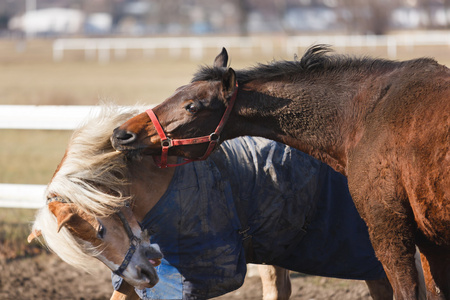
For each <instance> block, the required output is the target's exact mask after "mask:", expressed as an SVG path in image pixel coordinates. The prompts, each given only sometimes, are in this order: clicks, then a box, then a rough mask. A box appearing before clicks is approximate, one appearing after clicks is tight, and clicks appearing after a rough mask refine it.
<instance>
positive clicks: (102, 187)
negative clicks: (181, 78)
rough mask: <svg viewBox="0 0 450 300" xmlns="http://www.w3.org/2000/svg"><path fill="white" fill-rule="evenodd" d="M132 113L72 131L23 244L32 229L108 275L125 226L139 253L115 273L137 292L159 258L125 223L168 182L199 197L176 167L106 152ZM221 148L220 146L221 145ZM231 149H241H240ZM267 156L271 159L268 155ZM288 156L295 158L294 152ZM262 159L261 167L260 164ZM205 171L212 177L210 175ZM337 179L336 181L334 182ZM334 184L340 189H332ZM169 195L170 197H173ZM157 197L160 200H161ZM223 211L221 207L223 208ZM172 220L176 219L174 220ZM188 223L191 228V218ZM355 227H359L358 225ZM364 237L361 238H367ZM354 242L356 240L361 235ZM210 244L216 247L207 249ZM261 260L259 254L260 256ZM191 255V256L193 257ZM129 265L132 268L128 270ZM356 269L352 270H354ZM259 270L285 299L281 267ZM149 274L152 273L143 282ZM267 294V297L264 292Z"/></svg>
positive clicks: (379, 283) (151, 205)
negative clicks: (95, 263)
mask: <svg viewBox="0 0 450 300" xmlns="http://www.w3.org/2000/svg"><path fill="white" fill-rule="evenodd" d="M136 113H137V111H136V110H134V111H131V112H121V111H119V110H117V109H115V110H105V111H104V112H103V114H101V115H100V117H99V118H96V119H93V120H91V121H90V122H88V123H87V124H86V125H85V126H84V127H82V128H81V129H79V130H78V131H76V132H75V133H74V135H73V137H72V139H71V141H70V144H69V147H68V148H67V151H66V154H65V156H64V158H63V160H62V162H61V164H60V166H59V167H58V168H57V170H56V172H55V174H54V176H53V178H52V180H51V182H50V184H49V186H48V187H47V191H46V195H45V196H46V198H47V199H48V204H47V205H46V206H45V207H43V208H42V209H41V210H40V211H39V213H38V215H37V217H36V221H35V224H34V229H35V231H34V233H33V234H32V235H31V236H30V239H31V238H34V237H35V236H37V235H38V234H37V232H38V231H37V230H40V231H41V232H42V234H43V236H44V238H45V240H46V242H47V243H48V244H49V246H50V248H51V249H52V250H54V251H55V252H56V253H57V254H58V255H59V256H60V257H61V258H63V259H64V260H65V261H67V262H69V263H71V264H73V265H75V266H78V267H79V266H80V265H81V266H84V267H86V268H87V269H88V268H89V267H90V265H91V263H90V260H89V258H90V257H91V256H94V257H97V258H100V259H101V260H102V261H103V262H104V263H105V264H107V266H109V267H110V269H111V270H113V271H116V270H117V269H118V268H120V267H121V265H123V264H122V263H121V262H122V261H125V260H126V259H125V258H126V257H127V256H128V254H127V253H129V252H130V250H129V249H130V248H131V247H130V244H132V243H131V241H129V240H134V238H133V237H131V235H130V234H127V233H126V232H129V231H130V230H126V227H127V226H126V225H125V224H126V223H128V224H129V226H130V227H131V231H132V232H133V236H135V237H139V240H140V242H139V243H138V248H139V247H141V246H142V247H143V250H139V249H138V250H136V251H135V253H134V254H132V255H131V261H130V262H129V263H128V265H126V266H124V267H122V268H125V269H124V270H123V272H122V276H123V277H124V278H125V279H126V280H128V281H129V282H130V283H131V284H133V285H135V286H138V287H145V286H151V285H154V284H155V282H156V280H155V277H154V270H153V268H154V266H156V265H158V263H159V258H160V257H159V256H158V251H156V250H157V249H156V248H155V247H154V246H152V245H150V244H148V243H147V244H145V242H144V240H145V239H146V237H145V234H144V235H142V233H141V231H140V228H139V226H137V225H136V224H137V223H136V221H134V220H133V218H136V220H137V221H139V222H141V223H142V222H143V221H144V220H145V219H146V216H147V215H148V213H149V212H152V211H154V209H155V206H156V207H161V206H162V205H163V203H164V202H167V197H164V196H165V195H166V194H168V193H170V192H172V191H173V190H174V186H173V184H174V183H173V182H181V183H182V185H183V187H182V188H183V195H182V197H183V201H182V202H183V203H192V202H194V201H195V200H196V199H195V198H200V197H198V194H197V192H196V191H195V190H194V192H193V194H189V193H188V191H189V190H188V189H186V186H185V185H186V183H185V182H184V180H182V178H180V177H179V176H178V175H176V174H179V172H181V171H180V170H179V168H177V169H175V168H168V169H160V168H158V167H157V166H156V165H155V163H154V161H153V158H152V157H150V156H142V157H135V158H132V159H130V158H128V157H126V156H125V155H123V154H122V153H119V152H117V151H115V150H114V149H113V148H112V146H111V144H110V142H109V137H110V132H111V131H112V130H113V128H115V127H116V126H117V125H119V124H121V123H123V122H124V121H125V120H127V119H129V118H130V117H131V116H133V115H135V114H136ZM251 140H252V139H251ZM229 144H230V145H228V147H230V149H233V148H232V147H231V145H233V144H232V143H229ZM262 144H263V145H266V146H265V147H268V146H270V147H275V148H270V149H280V147H281V148H282V149H285V148H287V147H284V146H283V145H280V144H278V145H274V143H270V142H269V141H263V142H262ZM222 148H225V149H226V147H225V146H223V147H222ZM236 149H241V150H242V148H236ZM236 149H235V150H229V151H230V153H233V151H234V152H236ZM287 151H288V152H287V153H289V152H290V150H287ZM270 153H271V155H272V156H273V153H272V151H271V152H270ZM295 153H297V154H296V155H299V153H300V152H298V151H295ZM215 155H217V153H216V154H215ZM234 155H236V156H237V157H240V156H245V155H246V153H245V151H237V152H236V154H234ZM302 157H305V156H304V155H303V156H302ZM175 161H176V158H173V157H171V158H169V162H170V163H174V162H175ZM263 161H264V162H266V159H264V160H263ZM202 163H203V162H202ZM205 163H206V162H205ZM186 167H187V166H185V167H182V168H183V169H185V170H187V171H184V172H187V173H186V174H185V176H186V177H183V178H193V179H194V181H195V182H199V181H200V180H199V179H197V177H196V176H198V175H197V173H195V172H191V171H189V170H192V169H190V168H186ZM189 167H194V168H195V169H199V168H200V164H198V163H196V164H192V165H191V166H189ZM323 168H324V169H322V170H328V169H329V168H328V167H326V166H323ZM177 170H178V171H177ZM214 170H215V169H214ZM272 170H273V169H272ZM176 172H178V173H176ZM305 172H306V173H304V174H308V172H311V170H309V169H306V171H305ZM326 172H329V171H326ZM213 173H214V174H216V171H214V172H213ZM333 173H334V172H333ZM216 175H217V174H216ZM216 175H215V176H216ZM337 175H338V174H337ZM334 176H336V175H334ZM338 177H342V176H338ZM214 178H216V177H214ZM204 179H205V177H203V180H202V182H204ZM216 180H217V179H216ZM250 180H251V179H250ZM301 180H302V181H305V180H306V178H303V177H302V178H301ZM299 182H300V181H299ZM338 182H340V181H339V180H338ZM266 184H268V185H271V184H273V183H270V181H269V180H266ZM213 186H224V182H223V181H221V182H216V183H214V184H213ZM312 186H314V185H312ZM339 186H340V187H341V186H342V185H340V184H339ZM205 188H206V189H210V188H212V186H206V187H205ZM289 190H290V189H289V188H286V189H284V191H283V193H280V194H281V196H282V197H290V198H289V199H291V200H292V199H293V198H292V195H291V194H289ZM317 190H318V191H322V190H323V189H321V188H318V189H317ZM176 193H177V194H178V192H176ZM284 193H286V195H284ZM320 193H322V192H320ZM277 195H278V194H277ZM302 197H304V196H302ZM218 198H219V197H218V196H217V199H213V202H219V201H218V200H220V199H218ZM161 199H163V200H162V201H161ZM250 200H251V201H250V202H257V201H258V199H250ZM127 203H129V204H130V208H131V209H132V212H133V214H132V215H130V213H129V210H130V208H127V207H124V205H125V204H127ZM350 203H351V200H350ZM172 209H174V208H173V207H172V206H170V210H172ZM194 209H195V210H196V211H202V208H201V207H198V206H195V208H194ZM275 210H276V209H275ZM120 211H124V212H123V214H124V216H125V219H126V220H127V221H126V222H124V221H123V219H124V218H122V217H120V215H119V214H118V212H120ZM225 211H228V210H226V209H225ZM225 211H219V212H217V213H216V214H219V215H227V214H225V213H224V212H225ZM197 215H198V213H197ZM317 215H318V216H320V215H322V211H318V212H317ZM298 216H301V211H299V212H298V213H297V214H296V215H295V219H298ZM156 217H162V218H164V217H165V218H169V219H173V218H174V216H173V214H172V215H170V214H169V215H167V216H163V215H160V214H157V216H156ZM195 217H196V216H195ZM183 218H186V216H185V215H183ZM252 219H254V220H256V221H258V217H257V216H253V217H252ZM175 221H176V222H178V220H177V219H176V220H175ZM196 222H197V223H199V222H198V219H197V220H196ZM253 222H254V221H253ZM191 223H193V222H191ZM297 223H298V222H297ZM312 224H313V223H312ZM285 225H286V223H284V224H283V226H285ZM220 226H222V225H220ZM352 226H354V227H355V226H356V224H355V223H352ZM202 227H204V225H203V226H202ZM359 228H361V229H362V227H359ZM269 229H270V228H269ZM161 230H162V232H154V233H153V237H154V236H156V235H158V234H159V235H162V236H165V235H167V234H170V228H169V229H164V228H161ZM272 230H273V229H272ZM233 231H234V229H233ZM127 235H128V237H127ZM253 235H254V237H255V238H261V236H264V235H267V232H264V231H263V232H258V230H255V231H254V232H253ZM365 235H366V236H367V233H366V234H365ZM360 237H361V236H360ZM362 237H364V234H363V235H362ZM350 240H356V243H357V245H358V246H357V249H356V250H355V251H356V252H358V251H360V250H361V244H362V243H363V241H362V240H358V239H357V238H355V237H354V236H352V237H351V238H350ZM365 240H367V238H366V239H365ZM208 242H209V241H204V244H208ZM271 242H272V243H271V244H270V245H268V246H267V247H268V248H269V249H270V248H271V247H272V246H273V245H276V243H277V241H276V240H272V241H271ZM346 243H348V241H347V242H346ZM364 243H366V241H364ZM144 244H145V245H144ZM255 245H256V244H255ZM212 246H213V247H216V245H214V244H213V245H212ZM305 246H306V248H308V247H309V245H308V244H306V243H305ZM113 250H114V251H113ZM323 250H324V249H320V252H321V255H322V257H323V253H326V252H327V251H328V249H325V250H327V251H323ZM346 250H349V249H348V248H345V247H344V248H342V250H339V249H338V251H340V252H342V251H346ZM163 252H164V251H163ZM223 255H224V253H223V252H221V255H220V256H223ZM263 256H265V254H264V252H263ZM135 257H136V258H138V260H137V261H134V259H135ZM196 257H197V258H198V257H200V255H197V256H196ZM166 258H167V254H166ZM146 259H147V260H148V262H149V263H148V262H147V263H146V264H145V263H144V262H142V260H144V261H145V260H146ZM365 259H366V258H365ZM127 260H130V259H129V258H128V259H127ZM367 261H370V262H371V263H372V265H371V266H372V267H373V259H372V258H370V257H367ZM195 263H196V262H194V266H195ZM337 263H338V264H340V263H342V262H340V261H339V262H337ZM136 266H138V267H139V268H136ZM218 267H220V266H218V265H214V269H217V268H218ZM364 267H365V266H362V265H361V266H358V268H364ZM372 267H370V268H372ZM204 268H205V265H202V268H201V269H204ZM265 269H266V270H265V272H264V274H263V275H265V276H263V277H264V278H266V279H269V280H266V281H264V282H263V288H264V291H265V293H264V294H265V296H264V299H287V298H288V297H289V295H290V283H289V277H288V272H287V271H286V270H283V269H282V268H274V267H270V266H267V267H265ZM136 270H138V271H136ZM133 272H134V273H133ZM149 274H153V275H152V277H151V278H150V275H149ZM374 279H375V278H374ZM367 284H368V286H369V288H370V291H371V294H372V295H373V297H374V299H392V290H391V288H390V285H389V283H388V282H387V281H386V280H385V279H384V278H381V279H375V280H367ZM156 286H157V285H156ZM120 291H122V292H123V293H125V294H128V295H129V296H130V297H136V295H135V293H134V291H133V289H132V288H131V286H130V285H129V284H126V283H123V284H122V286H121V289H120ZM271 291H272V294H271V295H270V294H269V293H270V292H271ZM115 296H117V297H120V295H119V293H115ZM122 296H124V295H122ZM124 297H125V296H124ZM117 299H118V298H117ZM127 299H128V298H127ZM130 299H133V298H130Z"/></svg>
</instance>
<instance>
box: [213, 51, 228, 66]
mask: <svg viewBox="0 0 450 300" xmlns="http://www.w3.org/2000/svg"><path fill="white" fill-rule="evenodd" d="M227 64H228V53H227V49H225V48H222V52H220V54H219V55H217V56H216V58H215V59H214V64H213V67H214V68H226V67H227Z"/></svg>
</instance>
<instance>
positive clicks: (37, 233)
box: [27, 229, 42, 243]
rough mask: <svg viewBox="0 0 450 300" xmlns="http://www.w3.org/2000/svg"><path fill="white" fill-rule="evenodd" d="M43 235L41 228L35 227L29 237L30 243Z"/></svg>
mask: <svg viewBox="0 0 450 300" xmlns="http://www.w3.org/2000/svg"><path fill="white" fill-rule="evenodd" d="M41 235H42V233H41V231H40V230H37V229H34V230H33V231H32V232H31V233H30V235H29V236H28V238H27V241H28V243H31V242H32V241H33V240H34V239H36V238H38V237H40V236H41Z"/></svg>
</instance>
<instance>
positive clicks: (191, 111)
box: [186, 103, 198, 114]
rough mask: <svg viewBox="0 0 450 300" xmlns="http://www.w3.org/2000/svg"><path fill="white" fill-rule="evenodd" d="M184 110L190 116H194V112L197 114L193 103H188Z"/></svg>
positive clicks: (196, 108) (196, 107)
mask: <svg viewBox="0 0 450 300" xmlns="http://www.w3.org/2000/svg"><path fill="white" fill-rule="evenodd" d="M186 110H187V111H188V112H190V113H191V114H195V113H196V112H198V106H197V105H195V103H189V104H188V105H186Z"/></svg>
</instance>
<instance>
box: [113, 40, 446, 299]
mask: <svg viewBox="0 0 450 300" xmlns="http://www.w3.org/2000/svg"><path fill="white" fill-rule="evenodd" d="M329 51H330V50H329V48H328V47H326V46H314V47H312V48H310V49H309V50H308V51H307V52H306V53H305V55H304V56H303V57H302V58H301V59H300V60H295V61H279V62H273V63H271V64H267V65H263V64H260V65H258V66H256V67H254V68H252V69H247V70H242V71H238V72H236V73H235V71H234V70H233V69H231V68H228V67H227V63H228V55H227V53H226V51H225V49H223V51H222V53H220V54H219V55H218V56H217V57H216V59H215V61H214V65H213V67H203V68H202V69H200V70H199V71H198V72H197V73H196V74H195V76H194V78H193V80H192V82H191V83H190V84H188V85H185V86H182V87H180V88H178V89H177V90H176V92H175V94H174V95H172V96H171V97H170V98H168V99H167V100H166V101H164V102H163V103H162V104H160V105H158V106H157V107H155V108H154V110H153V112H154V113H152V112H150V111H149V112H144V113H142V114H140V115H138V116H136V117H134V118H132V119H131V120H129V121H128V122H126V123H124V124H123V125H122V126H120V127H119V128H117V129H116V130H115V132H114V134H113V136H112V141H113V144H114V147H115V148H116V149H117V150H120V151H132V152H133V151H145V153H147V154H153V155H156V154H160V153H161V151H162V150H161V149H163V150H164V151H163V153H164V152H167V153H168V154H169V155H178V156H184V157H188V158H198V157H202V156H203V154H204V153H205V151H206V148H207V143H202V144H192V140H191V141H189V142H178V141H179V139H187V138H194V137H200V136H204V135H205V136H206V135H209V134H211V132H213V134H212V135H211V136H212V138H211V140H213V142H217V141H218V140H219V132H218V131H217V130H216V131H214V128H216V126H217V125H218V124H219V120H220V119H221V117H222V115H224V112H226V111H227V114H228V113H229V114H230V115H229V119H228V122H227V123H226V124H225V125H224V126H219V127H223V131H222V132H221V134H220V140H221V141H223V140H226V139H231V138H234V137H237V136H241V135H256V136H263V137H266V138H270V139H273V140H276V141H280V142H283V143H286V144H288V145H290V146H293V147H295V148H297V149H300V150H302V151H304V152H306V153H308V154H310V155H312V156H314V157H316V158H318V159H320V160H322V161H324V162H326V163H328V164H329V165H330V166H332V167H333V168H334V169H335V170H337V171H339V172H341V173H342V174H344V175H346V176H347V177H348V182H349V187H350V192H351V195H352V198H353V200H354V202H355V204H356V207H357V209H358V211H359V213H360V214H361V216H362V217H363V219H364V220H365V222H366V224H367V225H368V227H369V234H370V238H371V241H372V244H373V246H374V249H375V252H376V254H377V256H378V258H379V259H380V261H381V262H382V264H383V266H384V268H385V271H386V273H387V275H388V278H389V280H390V282H391V284H392V286H393V288H394V295H395V297H396V299H397V300H400V299H417V282H418V275H417V271H416V269H415V267H414V252H415V245H417V246H418V247H419V249H420V252H421V259H422V264H423V268H424V273H425V279H426V285H427V294H428V297H429V298H430V299H450V150H449V144H450V70H449V69H448V68H446V67H445V66H442V65H439V64H438V63H436V62H435V61H434V60H432V59H416V60H410V61H404V62H396V61H388V60H381V59H370V58H362V59H358V58H351V57H346V56H339V55H329V54H328V52H329ZM234 102H235V104H234V107H232V104H233V103H234ZM153 114H155V115H156V117H154V116H152V115H153ZM151 117H153V120H154V122H152V121H151ZM158 119H159V122H160V124H161V125H160V126H162V128H161V129H160V130H159V131H160V132H161V131H165V134H166V135H167V137H168V138H167V139H166V138H164V137H163V138H161V137H160V136H159V135H158V133H157V130H156V129H155V126H157V123H158V121H157V120H158ZM223 122H224V121H222V123H223ZM154 125H155V126H154ZM220 129H221V130H222V128H220ZM219 131H220V130H219ZM160 135H161V134H160ZM161 136H163V135H161ZM162 140H163V141H162ZM199 140H200V139H199ZM161 141H162V144H161ZM204 141H205V140H204V139H203V140H201V142H204ZM169 142H170V143H169ZM194 142H195V141H194ZM189 143H191V144H189ZM187 144H188V145H187ZM171 146H172V147H171Z"/></svg>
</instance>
